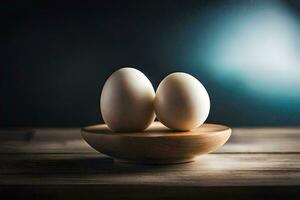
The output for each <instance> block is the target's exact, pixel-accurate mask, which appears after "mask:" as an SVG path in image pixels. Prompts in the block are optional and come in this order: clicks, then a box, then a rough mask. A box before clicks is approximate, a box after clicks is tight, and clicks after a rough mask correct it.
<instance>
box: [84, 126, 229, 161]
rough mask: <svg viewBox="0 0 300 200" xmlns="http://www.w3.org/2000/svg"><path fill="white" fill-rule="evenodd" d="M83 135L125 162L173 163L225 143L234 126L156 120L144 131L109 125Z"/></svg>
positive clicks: (94, 145) (104, 151)
mask: <svg viewBox="0 0 300 200" xmlns="http://www.w3.org/2000/svg"><path fill="white" fill-rule="evenodd" d="M81 133H82V137H83V138H84V140H85V141H86V142H87V143H88V144H89V145H90V146H92V147H93V148H94V149H96V150H97V151H99V152H101V153H103V154H106V155H109V156H111V157H113V158H115V159H116V160H119V161H123V162H133V163H143V164H173V163H184V162H191V161H194V158H195V157H196V156H198V155H201V154H207V153H209V152H212V151H215V150H216V149H218V148H219V147H221V146H222V145H223V144H224V143H225V142H226V141H227V140H228V138H229V137H230V135H231V129H230V128H228V127H226V126H222V125H217V124H203V125H202V126H200V127H198V128H196V129H194V130H192V131H186V132H176V131H173V130H170V129H168V128H167V127H165V126H164V125H162V124H161V123H160V122H154V123H153V124H152V125H150V127H149V128H148V129H147V130H145V131H143V132H134V133H133V132H130V133H125V132H122V133H121V132H118V133H115V132H112V131H111V130H110V129H109V128H108V127H107V125H105V124H100V125H93V126H88V127H84V128H82V131H81Z"/></svg>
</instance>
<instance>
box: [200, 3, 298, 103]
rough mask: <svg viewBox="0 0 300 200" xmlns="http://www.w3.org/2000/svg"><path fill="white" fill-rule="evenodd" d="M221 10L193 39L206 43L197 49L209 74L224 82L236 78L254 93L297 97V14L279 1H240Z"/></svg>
mask: <svg viewBox="0 0 300 200" xmlns="http://www.w3.org/2000/svg"><path fill="white" fill-rule="evenodd" d="M223 13H224V15H223V16H219V17H213V18H212V19H214V20H211V21H209V22H208V23H211V24H210V26H208V28H207V29H206V30H205V31H206V32H207V33H210V34H207V36H206V37H205V39H200V41H199V43H200V44H199V45H201V46H206V47H207V48H206V49H200V50H198V51H197V52H198V53H199V54H198V55H197V56H198V59H199V62H200V61H201V63H204V64H205V65H206V66H208V68H209V70H208V71H209V73H211V74H212V77H215V78H216V79H217V80H219V81H226V82H230V81H231V80H232V79H235V80H236V79H238V80H239V82H241V83H243V85H244V86H245V87H246V88H247V89H248V90H249V91H252V93H253V94H255V95H256V96H262V95H263V96H264V97H266V96H268V98H273V97H276V98H290V99H294V100H296V99H299V97H300V20H299V19H298V18H297V16H296V15H294V14H293V13H292V11H291V10H289V8H288V7H286V6H285V5H284V4H283V3H281V2H280V1H269V2H264V3H262V4H257V5H255V6H252V7H249V6H245V5H241V6H240V8H239V9H236V7H235V9H233V8H232V9H230V8H229V9H228V10H227V11H224V12H223ZM212 15H213V14H212ZM215 19H217V20H215ZM205 31H204V32H205ZM204 34H205V33H204Z"/></svg>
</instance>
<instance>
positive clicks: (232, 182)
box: [0, 128, 300, 199]
mask: <svg viewBox="0 0 300 200" xmlns="http://www.w3.org/2000/svg"><path fill="white" fill-rule="evenodd" d="M4 134H5V135H4ZM9 134H11V135H9ZM299 144H300V128H235V129H233V134H232V136H231V138H230V140H229V141H228V143H227V144H226V145H224V146H223V147H222V148H221V149H220V150H219V151H217V152H214V153H211V154H208V155H203V156H200V157H198V158H197V161H196V162H194V163H187V164H178V165H172V166H146V165H128V164H121V163H114V162H113V160H112V159H111V158H109V157H107V156H104V155H102V154H99V153H97V152H96V151H95V150H93V149H91V148H90V147H89V146H88V145H87V144H86V143H85V142H84V141H83V140H82V139H81V136H80V129H79V128H71V129H69V128H68V129H65V128H62V129H61V128H47V129H45V128H30V129H28V128H26V129H24V130H23V129H9V130H3V129H2V130H0V198H1V199H5V198H6V199H8V198H10V199H12V198H13V199H24V198H28V199H36V198H39V199H40V198H44V199H69V198H70V199H83V198H89V199H120V198H121V199H125V198H128V197H130V199H153V198H154V199H155V198H163V199H190V198H198V199H200V198H208V199H220V198H222V199H254V198H255V199H299V198H300V193H299V191H300V145H299Z"/></svg>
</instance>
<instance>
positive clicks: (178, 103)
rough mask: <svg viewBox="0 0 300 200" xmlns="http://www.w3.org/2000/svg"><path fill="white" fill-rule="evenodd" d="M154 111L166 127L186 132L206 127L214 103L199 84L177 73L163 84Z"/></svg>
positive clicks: (187, 76) (158, 89)
mask: <svg viewBox="0 0 300 200" xmlns="http://www.w3.org/2000/svg"><path fill="white" fill-rule="evenodd" d="M154 107H155V114H156V116H157V118H158V119H159V120H160V121H161V122H162V123H163V124H164V125H165V126H167V127H169V128H171V129H174V130H180V131H186V130H191V129H193V128H196V127H198V126H200V125H202V124H203V123H204V121H205V120H206V118H207V117H208V114H209V109H210V100H209V96H208V93H207V91H206V89H205V88H204V86H203V85H202V84H201V83H200V81H199V80H197V79H196V78H195V77H193V76H191V75H189V74H186V73H181V72H176V73H172V74H170V75H168V76H167V77H166V78H164V79H163V80H162V81H161V83H160V84H159V86H158V88H157V91H156V98H155V103H154Z"/></svg>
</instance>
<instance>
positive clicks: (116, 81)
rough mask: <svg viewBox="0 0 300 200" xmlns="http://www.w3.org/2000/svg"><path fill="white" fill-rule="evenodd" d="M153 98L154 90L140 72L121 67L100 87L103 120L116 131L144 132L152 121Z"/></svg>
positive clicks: (153, 115)
mask: <svg viewBox="0 0 300 200" xmlns="http://www.w3.org/2000/svg"><path fill="white" fill-rule="evenodd" d="M154 99H155V91H154V88H153V86H152V84H151V82H150V81H149V79H148V78H147V77H146V76H145V75H144V74H143V73H142V72H141V71H139V70H137V69H134V68H131V67H125V68H121V69H119V70H117V71H115V72H114V73H113V74H112V75H111V76H110V77H109V78H108V79H107V80H106V82H105V84H104V86H103V89H102V92H101V97H100V110H101V114H102V118H103V120H104V122H105V123H106V124H107V126H108V127H109V128H110V129H111V130H113V131H116V132H118V131H122V132H134V131H143V130H145V129H146V128H147V127H148V126H149V125H150V124H151V123H152V122H153V121H154V118H155V114H154Z"/></svg>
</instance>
